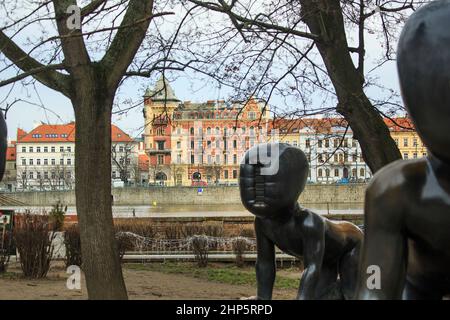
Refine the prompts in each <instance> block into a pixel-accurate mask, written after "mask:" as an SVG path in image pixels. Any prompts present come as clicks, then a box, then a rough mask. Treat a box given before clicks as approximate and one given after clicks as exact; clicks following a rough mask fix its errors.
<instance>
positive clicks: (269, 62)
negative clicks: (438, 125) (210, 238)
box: [189, 0, 429, 172]
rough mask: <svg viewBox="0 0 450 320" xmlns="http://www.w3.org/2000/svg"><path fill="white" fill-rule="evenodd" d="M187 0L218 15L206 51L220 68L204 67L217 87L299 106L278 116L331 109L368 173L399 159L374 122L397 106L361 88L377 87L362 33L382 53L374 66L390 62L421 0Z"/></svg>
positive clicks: (392, 98)
mask: <svg viewBox="0 0 450 320" xmlns="http://www.w3.org/2000/svg"><path fill="white" fill-rule="evenodd" d="M189 2H190V3H192V4H193V5H195V6H198V7H202V8H204V9H206V10H207V11H209V12H213V13H220V14H222V15H223V17H224V20H223V21H222V23H217V25H218V27H217V28H215V27H214V25H211V28H210V32H211V39H214V40H211V43H212V44H213V45H212V47H213V48H212V49H211V51H216V52H214V53H211V56H212V57H213V58H214V61H220V67H221V68H218V67H217V66H213V67H212V68H211V70H210V71H211V73H212V72H213V71H216V73H215V77H216V78H219V79H220V81H222V83H223V84H225V85H230V86H233V84H232V83H235V85H234V86H235V87H236V88H235V89H236V90H235V92H237V93H240V94H241V95H240V96H241V99H244V100H245V99H248V97H249V96H252V95H253V96H260V97H262V96H264V97H265V98H266V100H267V101H269V100H270V99H271V97H272V96H273V95H274V94H275V93H278V95H279V96H281V97H284V99H285V100H284V101H288V97H294V98H295V99H296V102H297V103H299V104H300V106H298V105H297V107H296V108H294V109H295V110H294V111H291V112H285V111H283V112H279V115H280V116H308V115H316V114H324V113H331V112H333V111H337V112H338V113H339V114H341V115H342V116H344V117H345V119H346V121H347V122H348V124H349V125H350V127H351V128H352V131H353V135H354V137H355V138H356V139H358V140H359V142H360V144H361V148H362V151H363V153H364V157H365V159H366V161H367V163H368V165H369V167H370V168H371V170H372V171H373V172H376V171H377V170H378V169H380V168H381V167H383V166H384V165H386V164H387V163H389V162H391V161H393V160H396V159H399V158H400V157H401V155H400V152H399V150H398V148H397V146H396V145H395V143H394V141H393V140H392V138H391V137H390V134H389V130H388V128H387V127H386V125H385V123H384V122H383V119H382V116H385V115H386V113H387V111H386V108H385V107H388V106H391V107H396V108H397V107H401V105H400V104H398V103H396V100H395V95H394V94H393V93H392V92H390V91H388V92H389V96H388V97H386V99H385V100H382V99H370V98H369V97H368V96H367V93H366V92H367V90H368V88H369V87H371V86H372V87H373V86H380V85H379V84H377V83H376V82H375V81H374V79H373V76H372V72H373V69H376V67H375V68H373V69H371V70H369V71H367V70H366V69H365V66H366V64H367V63H366V51H367V49H366V38H367V35H368V34H376V35H379V39H380V40H379V42H380V44H381V46H382V47H383V48H384V55H383V57H381V58H380V59H379V61H378V65H377V66H381V65H383V64H384V63H385V62H386V61H389V60H392V59H394V58H395V53H394V49H393V47H394V45H393V43H394V42H395V40H396V36H397V35H398V32H399V28H400V27H401V26H402V23H403V22H404V21H405V20H406V18H407V16H408V15H409V14H410V13H411V12H412V11H413V10H414V9H415V8H416V7H418V6H420V5H422V4H423V3H426V2H429V1H420V0H405V1H389V0H358V1H348V0H315V1H311V0H296V1H287V0H283V1H256V0H243V1H240V0H231V1H225V0H217V1H208V2H205V1H198V0H189ZM236 39H239V40H236ZM354 39H356V40H354ZM351 42H353V43H356V45H355V46H352V45H351ZM214 44H217V46H214ZM219 47H220V50H221V51H220V52H221V53H220V54H219V53H217V48H219ZM352 55H355V57H354V58H355V59H353V57H352ZM353 60H355V61H356V62H354V61H353ZM218 63H219V62H218ZM214 68H215V70H213V69H214ZM318 93H320V98H321V100H322V101H324V103H331V102H332V101H335V103H336V107H332V108H330V107H326V106H315V107H313V108H311V107H310V105H311V95H317V94H318Z"/></svg>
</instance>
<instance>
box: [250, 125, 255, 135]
mask: <svg viewBox="0 0 450 320" xmlns="http://www.w3.org/2000/svg"><path fill="white" fill-rule="evenodd" d="M254 135H255V128H254V127H250V136H254Z"/></svg>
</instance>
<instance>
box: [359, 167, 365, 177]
mask: <svg viewBox="0 0 450 320" xmlns="http://www.w3.org/2000/svg"><path fill="white" fill-rule="evenodd" d="M359 175H360V176H361V178H364V176H365V175H366V174H365V171H364V169H363V168H362V169H361V170H359Z"/></svg>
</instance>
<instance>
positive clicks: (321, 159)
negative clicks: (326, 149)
mask: <svg viewBox="0 0 450 320" xmlns="http://www.w3.org/2000/svg"><path fill="white" fill-rule="evenodd" d="M318 160H319V162H323V156H322V155H321V154H319V158H318Z"/></svg>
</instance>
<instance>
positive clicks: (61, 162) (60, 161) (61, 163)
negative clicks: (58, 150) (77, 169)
mask: <svg viewBox="0 0 450 320" xmlns="http://www.w3.org/2000/svg"><path fill="white" fill-rule="evenodd" d="M59 164H60V165H62V166H63V165H64V158H61V159H59Z"/></svg>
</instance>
